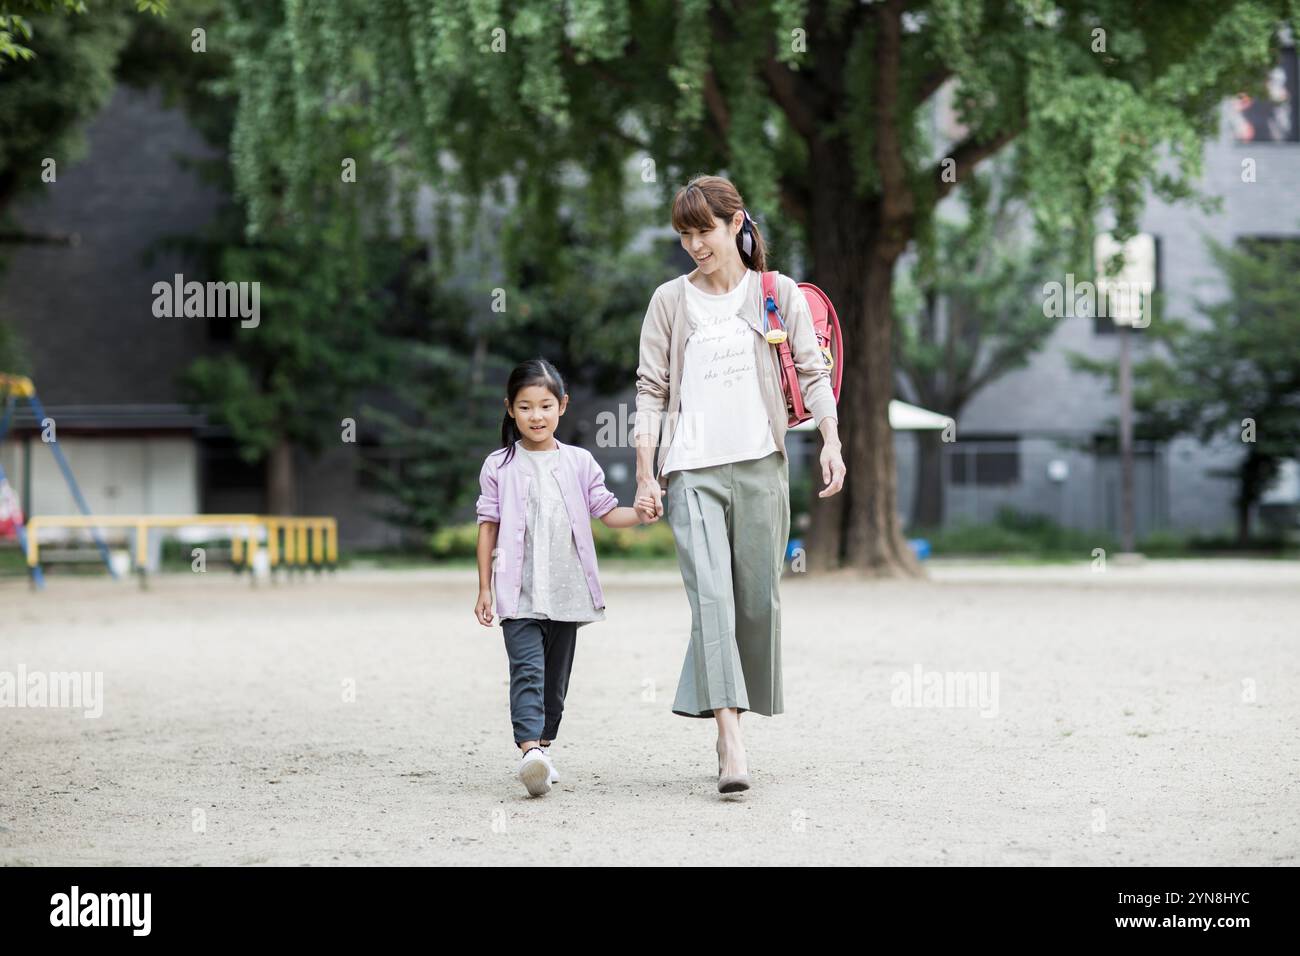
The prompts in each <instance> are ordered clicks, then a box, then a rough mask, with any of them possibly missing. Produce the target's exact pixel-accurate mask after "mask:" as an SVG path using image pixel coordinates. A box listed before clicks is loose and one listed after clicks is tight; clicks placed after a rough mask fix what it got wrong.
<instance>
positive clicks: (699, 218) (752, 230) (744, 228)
mask: <svg viewBox="0 0 1300 956" xmlns="http://www.w3.org/2000/svg"><path fill="white" fill-rule="evenodd" d="M744 208H745V202H744V200H743V199H741V198H740V191H739V190H738V189H736V187H735V186H734V185H732V182H731V180H730V179H726V178H725V177H722V176H696V177H695V178H694V179H692V180H691V181H690V182H689V183H687V184H686V185H685V186H683V187H682V188H681V189H679V190H678V191H677V195H676V196H674V197H673V216H672V221H673V229H675V230H676V231H677V232H678V233H680V232H682V231H683V230H685V229H699V230H700V231H702V232H707V231H709V230H710V229H712V228H713V227H714V225H715V222H714V220H720V221H722V222H726V223H730V222H731V220H732V218H733V217H734V216H735V215H736V213H737V212H739V211H741V210H743V209H744ZM746 232H748V233H749V235H750V236H751V238H752V239H753V245H752V246H751V247H750V252H749V254H748V255H746V254H745V234H746ZM736 251H737V252H739V253H740V261H741V262H743V263H744V264H745V267H746V268H748V269H754V270H756V271H758V272H763V271H764V270H766V269H767V247H766V245H765V244H764V243H763V234H762V233H761V232H759V231H758V223H756V222H754V220H753V218H752V217H749V216H748V215H747V216H746V221H745V223H744V224H743V225H741V227H740V231H739V232H737V233H736Z"/></svg>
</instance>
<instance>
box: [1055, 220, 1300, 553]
mask: <svg viewBox="0 0 1300 956" xmlns="http://www.w3.org/2000/svg"><path fill="white" fill-rule="evenodd" d="M1207 246H1208V248H1209V250H1210V254H1211V256H1212V257H1213V258H1214V261H1215V263H1216V264H1217V265H1218V267H1219V269H1220V271H1221V272H1222V273H1223V276H1224V280H1225V284H1226V287H1227V296H1226V297H1225V298H1224V299H1222V300H1220V301H1209V302H1207V301H1205V300H1199V299H1198V301H1197V310H1198V312H1199V313H1200V315H1201V316H1202V317H1203V318H1204V321H1202V322H1198V323H1196V324H1195V325H1193V324H1192V323H1189V322H1188V321H1187V320H1185V319H1179V318H1175V317H1165V318H1164V319H1163V320H1162V321H1159V322H1152V324H1151V325H1150V326H1149V327H1148V328H1147V329H1146V332H1145V335H1146V336H1147V337H1148V338H1149V342H1150V347H1149V354H1147V355H1146V356H1145V357H1144V358H1143V359H1142V360H1141V361H1137V362H1134V364H1133V408H1134V412H1135V414H1136V422H1135V427H1134V431H1135V433H1137V434H1138V435H1139V436H1140V437H1143V438H1148V439H1154V440H1168V439H1170V438H1173V437H1175V436H1179V435H1188V436H1193V437H1195V438H1196V439H1197V440H1198V441H1201V442H1209V441H1211V440H1212V439H1215V438H1218V437H1221V436H1222V435H1224V434H1225V433H1227V434H1233V435H1236V436H1238V437H1240V439H1241V442H1242V450H1243V454H1242V457H1241V460H1240V462H1239V463H1238V464H1237V466H1236V470H1235V474H1236V478H1237V495H1236V500H1235V505H1236V518H1237V541H1238V543H1239V544H1240V545H1242V546H1245V545H1247V544H1248V543H1249V540H1250V513H1251V509H1252V508H1253V507H1254V506H1255V504H1256V503H1257V502H1258V501H1259V498H1260V495H1261V494H1262V493H1263V492H1264V491H1265V490H1266V489H1267V488H1268V486H1269V484H1270V483H1271V482H1272V481H1273V479H1274V478H1276V477H1277V474H1278V468H1279V465H1280V464H1281V462H1282V461H1283V460H1285V459H1288V458H1296V457H1298V456H1300V310H1297V308H1296V303H1297V302H1300V241H1297V240H1293V239H1292V240H1285V239H1282V240H1276V239H1253V240H1246V241H1243V242H1241V243H1240V244H1239V246H1238V247H1237V248H1231V247H1228V246H1224V245H1222V244H1220V243H1218V242H1215V241H1214V240H1212V239H1208V240H1207ZM1071 364H1072V366H1073V367H1074V368H1076V369H1079V370H1082V371H1087V372H1092V373H1094V374H1099V375H1103V376H1106V377H1107V378H1109V380H1110V383H1111V387H1112V388H1115V387H1117V385H1116V383H1117V381H1118V374H1119V372H1118V363H1116V362H1100V361H1096V360H1091V359H1087V358H1086V357H1084V356H1081V355H1077V354H1072V355H1071Z"/></svg>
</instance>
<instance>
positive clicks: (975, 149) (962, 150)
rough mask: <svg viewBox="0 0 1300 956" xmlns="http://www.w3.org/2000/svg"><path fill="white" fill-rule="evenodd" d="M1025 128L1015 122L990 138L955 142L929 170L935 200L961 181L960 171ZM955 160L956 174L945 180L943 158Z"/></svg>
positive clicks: (991, 153)
mask: <svg viewBox="0 0 1300 956" xmlns="http://www.w3.org/2000/svg"><path fill="white" fill-rule="evenodd" d="M1024 130H1025V127H1024V124H1023V123H1021V124H1017V125H1015V126H1012V127H1008V128H1007V129H1004V130H1000V131H999V132H998V133H997V134H995V135H994V136H993V137H992V138H990V139H987V140H983V141H979V140H977V139H975V137H973V136H972V137H968V138H966V139H964V140H962V141H961V142H960V143H958V144H957V146H956V148H955V149H952V150H950V151H949V153H948V155H947V156H946V157H944V159H943V160H940V161H939V163H938V164H936V165H935V167H934V169H932V170H931V171H930V178H931V179H933V180H934V182H935V201H936V202H937V201H938V200H940V199H942V198H943V197H944V196H946V195H948V193H950V192H952V188H953V187H954V186H955V185H957V183H958V182H960V181H961V178H962V173H963V172H964V171H965V170H968V169H973V168H974V167H975V166H977V165H979V163H980V162H982V161H983V160H985V159H987V158H988V157H990V156H992V155H993V154H994V153H996V152H997V151H998V150H1000V149H1001V148H1002V147H1003V146H1006V145H1007V143H1009V142H1011V141H1012V140H1013V139H1015V138H1016V137H1017V136H1019V135H1020V134H1021V133H1023V132H1024ZM948 159H951V160H955V161H956V165H957V170H956V172H957V175H956V176H954V177H953V179H952V181H951V182H949V181H946V180H945V179H944V177H943V172H944V166H943V163H944V160H948Z"/></svg>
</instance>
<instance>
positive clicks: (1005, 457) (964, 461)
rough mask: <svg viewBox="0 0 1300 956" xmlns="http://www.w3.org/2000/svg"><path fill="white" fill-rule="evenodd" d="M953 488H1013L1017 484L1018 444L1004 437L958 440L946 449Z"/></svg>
mask: <svg viewBox="0 0 1300 956" xmlns="http://www.w3.org/2000/svg"><path fill="white" fill-rule="evenodd" d="M948 474H949V477H950V479H951V482H952V484H954V485H1014V484H1018V483H1019V482H1020V440H1019V439H1018V438H1015V437H1014V436H1013V437H1010V438H1008V437H1005V436H996V437H995V436H981V437H975V438H970V437H964V438H959V439H958V440H957V441H956V442H955V443H953V444H952V445H950V446H949V448H948Z"/></svg>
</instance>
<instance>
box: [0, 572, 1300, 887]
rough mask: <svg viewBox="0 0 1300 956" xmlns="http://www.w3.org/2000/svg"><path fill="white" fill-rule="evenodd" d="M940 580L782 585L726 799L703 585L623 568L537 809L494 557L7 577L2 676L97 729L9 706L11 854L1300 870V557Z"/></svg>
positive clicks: (47, 857) (5, 740)
mask: <svg viewBox="0 0 1300 956" xmlns="http://www.w3.org/2000/svg"><path fill="white" fill-rule="evenodd" d="M930 568H931V574H932V578H931V580H929V581H923V582H897V581H886V582H871V581H861V580H854V579H851V578H844V577H839V576H815V575H803V574H800V575H792V576H787V578H786V580H785V582H784V583H783V588H782V595H783V605H784V624H783V632H784V633H783V655H784V662H785V701H786V713H784V714H782V715H779V716H777V717H773V718H765V717H761V716H756V715H747V716H746V717H745V718H744V720H743V726H744V729H745V734H746V741H747V748H748V751H749V759H750V769H751V774H752V776H753V780H754V788H753V789H752V790H750V791H748V792H747V793H744V794H741V795H736V796H722V795H720V794H718V793H717V792H716V789H715V780H716V759H715V757H714V754H713V730H712V728H713V724H712V722H711V721H703V720H691V719H687V718H683V717H678V716H674V715H673V714H671V713H670V705H671V703H672V698H673V692H674V689H675V687H676V681H677V676H678V672H679V669H680V667H681V663H682V656H683V654H684V651H685V647H686V642H687V638H688V632H689V626H690V611H689V606H688V604H687V600H686V596H685V594H684V592H683V591H682V584H681V578H680V576H679V575H678V573H677V572H676V571H675V570H674V569H672V568H671V566H669V568H668V569H666V570H664V571H640V572H635V571H621V572H620V571H615V570H609V569H607V570H605V571H604V573H603V575H602V577H603V580H604V583H605V591H606V598H607V601H608V610H607V614H608V620H607V621H604V622H600V623H595V624H591V625H589V626H587V627H584V628H582V629H581V630H580V631H579V645H578V651H577V655H576V658H575V663H574V670H573V679H572V686H571V688H570V693H569V698H568V707H567V711H566V715H565V719H564V723H563V725H562V727H561V730H560V733H559V736H558V740H557V743H556V745H555V748H554V758H555V762H556V765H557V767H558V768H559V771H560V773H561V775H562V781H561V783H560V784H559V785H557V787H556V788H554V789H553V790H552V791H551V793H550V794H548V795H547V796H545V797H542V798H537V799H533V798H529V797H528V796H527V794H526V793H525V792H524V790H523V787H522V786H521V785H520V784H519V783H518V782H517V781H516V780H515V779H514V776H513V773H514V769H515V765H516V757H515V751H514V748H513V744H512V741H511V735H510V720H509V713H508V708H507V699H506V690H507V683H508V679H507V671H506V657H505V651H504V648H503V646H502V641H501V630H500V627H499V626H496V627H493V628H492V629H487V628H484V627H482V626H481V625H479V624H478V623H477V622H476V621H475V620H474V617H473V613H472V608H473V604H474V598H475V589H476V588H475V577H474V572H473V571H472V570H470V569H464V570H439V571H432V570H423V571H348V572H339V573H338V574H337V575H335V576H334V577H332V578H323V579H316V578H311V577H309V578H307V579H305V580H295V581H292V582H285V583H281V584H279V585H276V586H273V587H271V586H263V587H259V588H257V589H253V588H250V587H249V585H248V583H247V581H246V580H245V579H237V578H235V577H234V576H233V575H231V574H229V572H225V571H220V572H217V571H212V572H209V573H207V574H204V575H196V574H173V575H168V576H164V577H161V578H159V579H157V580H156V581H155V583H154V586H153V587H152V589H151V590H149V591H147V592H141V591H139V590H138V589H137V588H136V587H135V586H134V584H131V583H115V582H112V581H110V580H108V579H106V578H104V579H101V578H78V577H71V576H63V577H57V576H56V577H52V578H51V579H50V580H49V583H48V587H47V590H46V591H45V593H43V594H39V595H38V594H33V593H31V592H29V590H28V588H27V585H26V583H25V582H24V581H22V580H18V579H12V578H10V579H5V580H3V581H0V679H3V676H4V674H5V673H6V672H7V673H8V674H10V675H16V674H17V673H18V671H19V668H20V667H21V668H22V669H23V670H24V671H25V673H27V674H29V675H30V674H31V673H32V672H44V673H53V672H71V671H77V672H88V673H94V672H99V673H102V699H101V700H100V701H99V704H100V705H101V706H102V716H99V717H97V718H93V717H92V718H88V717H86V716H85V714H84V710H83V709H78V708H71V707H54V706H44V707H33V706H21V707H20V706H4V707H0V864H4V865H11V866H12V865H61V864H91V865H96V864H150V865H153V864H165V865H172V864H186V865H188V864H234V865H249V864H277V865H281V864H283V865H296V864H316V865H334V864H422V863H438V864H494V863H553V864H570V863H611V864H620V863H622V864H633V863H638V864H640V863H645V864H674V863H693V864H727V865H738V864H764V863H794V864H812V863H831V864H908V865H911V864H918V865H931V864H952V865H979V864H1013V865H1020V864H1028V865H1072V864H1089V865H1111V864H1125V865H1129V864H1137V865H1158V864H1159V865H1164V864H1173V865H1181V864H1189V865H1225V864H1258V865H1295V864H1296V862H1297V854H1298V853H1300V653H1297V652H1298V651H1300V563H1296V562H1268V561H1165V562H1148V563H1146V564H1145V565H1143V566H1140V567H1133V568H1118V567H1111V568H1110V569H1108V570H1107V571H1105V572H1102V573H1097V572H1094V571H1092V570H1091V568H1090V564H1089V563H1088V562H1080V563H1079V564H1078V565H1070V566H1063V565H1062V566H1025V567H1016V566H1008V565H981V564H935V563H931V565H930ZM934 672H937V674H938V677H935V678H933V679H932V678H931V676H929V675H931V674H932V673H934ZM954 674H957V675H964V674H973V675H975V678H976V679H978V680H979V681H981V682H982V683H981V685H980V686H982V687H983V689H984V690H985V691H986V692H989V693H992V694H993V696H992V697H991V698H989V697H987V696H986V697H985V698H982V699H981V700H980V701H972V700H971V699H969V698H967V699H965V700H962V699H960V698H958V697H954V696H953V691H952V690H951V689H950V690H942V691H941V690H936V691H935V693H934V694H933V695H932V694H930V693H929V689H933V688H939V687H940V686H941V684H942V680H943V675H954ZM9 679H10V681H11V686H12V682H13V681H14V680H16V678H15V677H14V676H10V678H9ZM959 683H960V681H958V682H957V683H956V684H954V683H952V682H951V681H950V682H949V685H948V686H949V687H950V688H955V687H957V686H958V684H959ZM966 686H972V687H973V686H975V685H974V684H969V685H966ZM994 688H996V690H995V691H994ZM914 692H915V693H914Z"/></svg>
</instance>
